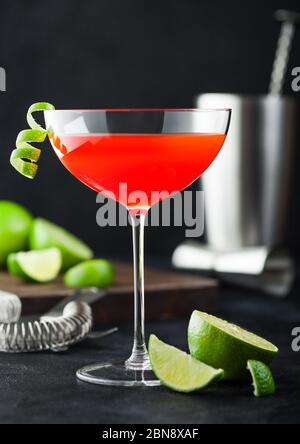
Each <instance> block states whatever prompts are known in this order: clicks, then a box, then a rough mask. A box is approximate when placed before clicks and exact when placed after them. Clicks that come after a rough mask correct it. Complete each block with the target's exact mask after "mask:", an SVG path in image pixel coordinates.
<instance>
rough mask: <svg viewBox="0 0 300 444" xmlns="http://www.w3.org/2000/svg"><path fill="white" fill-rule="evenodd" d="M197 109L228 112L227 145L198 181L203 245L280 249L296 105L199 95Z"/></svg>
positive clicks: (288, 100)
mask: <svg viewBox="0 0 300 444" xmlns="http://www.w3.org/2000/svg"><path fill="white" fill-rule="evenodd" d="M197 105H198V106H199V107H200V108H218V107H229V108H232V121H231V126H230V130H229V134H228V137H227V140H226V142H225V144H224V146H223V148H222V150H221V152H220V154H219V155H218V157H217V159H216V160H215V162H214V163H213V164H212V165H211V167H210V168H209V169H208V170H207V171H206V172H205V174H204V175H203V176H202V179H201V181H202V184H203V189H204V192H205V218H206V234H207V239H208V244H209V245H210V246H211V247H212V249H214V250H217V251H219V252H221V251H224V252H228V251H233V250H239V249H241V248H245V247H255V246H266V247H271V248H272V247H278V246H282V245H285V243H286V229H287V215H288V206H289V202H290V197H291V183H292V182H291V181H292V176H293V174H294V159H295V152H296V149H297V146H298V142H299V141H297V139H298V135H297V126H298V124H299V105H298V102H297V100H296V99H294V98H293V97H282V96H279V95H266V96H240V95H230V94H203V95H201V96H199V97H198V99H197ZM299 147H300V145H299Z"/></svg>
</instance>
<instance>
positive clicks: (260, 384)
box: [247, 360, 276, 398]
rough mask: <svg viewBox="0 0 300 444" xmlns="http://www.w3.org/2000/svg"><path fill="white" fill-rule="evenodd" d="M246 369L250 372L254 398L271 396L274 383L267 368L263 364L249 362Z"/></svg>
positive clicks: (274, 388)
mask: <svg viewBox="0 0 300 444" xmlns="http://www.w3.org/2000/svg"><path fill="white" fill-rule="evenodd" d="M247 369H248V370H249V371H250V373H251V376H252V380H253V386H254V395H255V396H256V397H258V398H259V397H260V396H268V395H273V394H274V393H275V390H276V387H275V381H274V378H273V375H272V372H271V370H270V369H269V367H268V366H267V365H266V364H264V363H263V362H259V361H254V360H249V361H248V363H247Z"/></svg>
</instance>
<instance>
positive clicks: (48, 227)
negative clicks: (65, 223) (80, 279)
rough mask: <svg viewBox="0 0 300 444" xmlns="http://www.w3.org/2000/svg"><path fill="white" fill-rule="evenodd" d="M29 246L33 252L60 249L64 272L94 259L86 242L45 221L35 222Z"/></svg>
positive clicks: (36, 220)
mask: <svg viewBox="0 0 300 444" xmlns="http://www.w3.org/2000/svg"><path fill="white" fill-rule="evenodd" d="M29 245H30V248H31V249H32V250H43V249H45V248H51V247H56V248H59V250H60V251H61V254H62V269H63V270H67V269H68V268H70V267H72V266H73V265H76V264H78V263H79V262H82V261H84V260H87V259H91V258H92V257H93V252H92V250H91V249H90V248H89V247H88V246H87V245H86V244H85V243H84V242H82V241H81V240H80V239H78V238H77V237H76V236H74V235H73V234H71V233H69V232H68V231H67V230H65V229H63V228H61V227H59V226H58V225H55V224H53V223H52V222H49V221H47V220H45V219H35V220H34V222H33V224H32V228H31V232H30V236H29Z"/></svg>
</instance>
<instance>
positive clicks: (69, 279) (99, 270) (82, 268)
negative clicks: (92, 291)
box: [64, 259, 114, 288]
mask: <svg viewBox="0 0 300 444" xmlns="http://www.w3.org/2000/svg"><path fill="white" fill-rule="evenodd" d="M113 279H114V271H113V267H112V264H111V262H109V261H108V260H105V259H93V260H90V261H85V262H82V263H81V264H78V265H75V267H73V268H70V270H68V271H67V272H66V274H65V275H64V283H65V285H66V286H67V287H72V288H87V287H96V288H104V287H108V286H109V285H111V284H112V282H113Z"/></svg>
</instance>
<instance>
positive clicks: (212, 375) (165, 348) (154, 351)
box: [149, 335, 224, 393]
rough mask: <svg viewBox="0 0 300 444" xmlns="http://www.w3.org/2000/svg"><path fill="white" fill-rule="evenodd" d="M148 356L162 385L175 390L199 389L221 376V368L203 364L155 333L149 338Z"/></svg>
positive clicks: (188, 391) (186, 391) (189, 390)
mask: <svg viewBox="0 0 300 444" xmlns="http://www.w3.org/2000/svg"><path fill="white" fill-rule="evenodd" d="M149 357H150V362H151V366H152V370H153V372H154V373H155V375H156V377H157V378H158V379H159V380H160V381H161V383H162V384H163V385H165V386H166V387H168V388H170V389H172V390H175V391H177V392H184V393H190V392H195V391H199V390H202V389H204V388H206V387H208V386H209V385H211V384H213V383H214V382H216V381H219V380H220V379H222V378H223V374H224V372H223V370H215V369H214V368H212V367H210V366H208V365H206V364H203V363H202V362H200V361H198V360H197V359H194V358H193V357H192V356H190V355H188V354H187V353H185V352H183V351H181V350H178V348H175V347H172V346H171V345H167V344H165V343H164V342H162V341H160V340H159V339H158V338H157V337H156V336H155V335H151V336H150V339H149Z"/></svg>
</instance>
